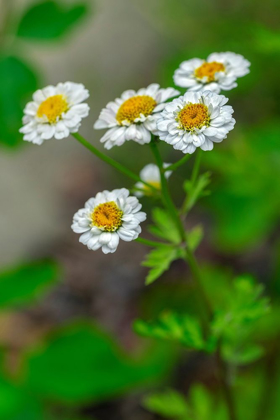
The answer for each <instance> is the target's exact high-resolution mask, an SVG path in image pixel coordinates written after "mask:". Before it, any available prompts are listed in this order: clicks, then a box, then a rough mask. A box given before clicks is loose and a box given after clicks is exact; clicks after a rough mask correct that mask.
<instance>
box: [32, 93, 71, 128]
mask: <svg viewBox="0 0 280 420" xmlns="http://www.w3.org/2000/svg"><path fill="white" fill-rule="evenodd" d="M68 109H69V105H68V103H67V101H66V99H65V97H64V96H63V95H54V96H50V97H49V98H48V99H46V100H45V101H44V102H42V103H41V105H40V106H39V108H38V111H37V117H39V118H42V117H44V116H45V117H47V119H48V122H49V123H50V124H54V123H56V122H57V121H58V120H60V119H61V117H62V114H63V113H64V112H67V111H68Z"/></svg>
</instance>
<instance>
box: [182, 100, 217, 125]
mask: <svg viewBox="0 0 280 420" xmlns="http://www.w3.org/2000/svg"><path fill="white" fill-rule="evenodd" d="M177 118H178V122H179V123H180V128H182V129H185V130H187V131H193V130H195V129H196V128H201V127H203V126H205V125H206V126H208V125H209V124H210V116H209V114H208V107H207V106H206V105H204V104H192V103H188V104H187V105H186V106H185V107H184V108H183V109H182V110H181V111H180V112H179V113H178V117H177Z"/></svg>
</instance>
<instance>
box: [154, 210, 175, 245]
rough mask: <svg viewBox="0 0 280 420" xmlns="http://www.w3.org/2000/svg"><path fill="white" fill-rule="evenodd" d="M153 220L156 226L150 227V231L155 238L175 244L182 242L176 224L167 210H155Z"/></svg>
mask: <svg viewBox="0 0 280 420" xmlns="http://www.w3.org/2000/svg"><path fill="white" fill-rule="evenodd" d="M152 218H153V221H154V223H155V225H154V226H150V227H149V230H150V232H151V233H152V234H153V235H154V236H157V237H158V238H161V239H165V240H167V241H169V242H172V243H174V244H179V243H180V242H181V238H180V234H179V232H178V229H177V227H176V224H175V223H174V221H173V219H172V218H171V217H170V215H169V214H168V213H167V212H166V211H165V210H163V209H160V208H155V209H154V210H153V213H152Z"/></svg>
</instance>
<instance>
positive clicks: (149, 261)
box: [142, 246, 182, 285]
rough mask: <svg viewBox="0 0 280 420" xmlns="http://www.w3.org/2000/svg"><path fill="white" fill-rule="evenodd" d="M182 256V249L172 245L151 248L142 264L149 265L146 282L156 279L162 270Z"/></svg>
mask: <svg viewBox="0 0 280 420" xmlns="http://www.w3.org/2000/svg"><path fill="white" fill-rule="evenodd" d="M181 257H182V250H181V249H178V248H175V247H174V246H159V247H158V248H155V249H153V250H152V251H151V252H150V253H149V254H148V255H147V256H146V259H145V261H143V262H142V265H143V266H145V267H150V268H151V269H150V271H149V273H148V275H147V277H146V284H147V285H148V284H151V283H153V282H154V281H155V280H157V279H158V278H159V277H160V276H161V275H162V273H164V271H166V270H168V268H169V267H170V264H171V263H172V262H173V261H175V260H177V259H179V258H181Z"/></svg>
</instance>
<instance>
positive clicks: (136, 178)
mask: <svg viewBox="0 0 280 420" xmlns="http://www.w3.org/2000/svg"><path fill="white" fill-rule="evenodd" d="M72 136H73V137H74V138H75V139H76V140H78V142H79V143H81V144H82V145H83V146H85V147H86V148H87V149H88V150H89V151H90V152H92V153H93V154H94V155H95V156H97V157H98V158H99V159H101V160H103V162H106V163H108V165H110V166H112V167H113V168H115V169H117V170H118V171H119V172H121V173H123V174H124V175H126V176H128V177H129V178H131V179H133V180H134V181H136V182H141V183H142V184H145V185H147V187H149V188H151V189H152V190H153V191H157V192H158V189H157V188H155V187H154V186H153V185H151V184H149V183H148V182H145V181H143V179H141V178H140V177H139V176H138V175H136V174H135V173H134V172H132V171H131V170H130V169H128V168H126V167H125V166H124V165H122V164H121V163H119V162H117V161H116V160H114V159H112V158H111V157H109V156H107V155H105V154H104V153H102V152H100V150H98V149H97V148H96V147H94V146H93V145H92V144H91V143H89V142H88V141H87V140H86V139H85V138H84V137H83V136H81V135H80V134H79V133H72Z"/></svg>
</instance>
